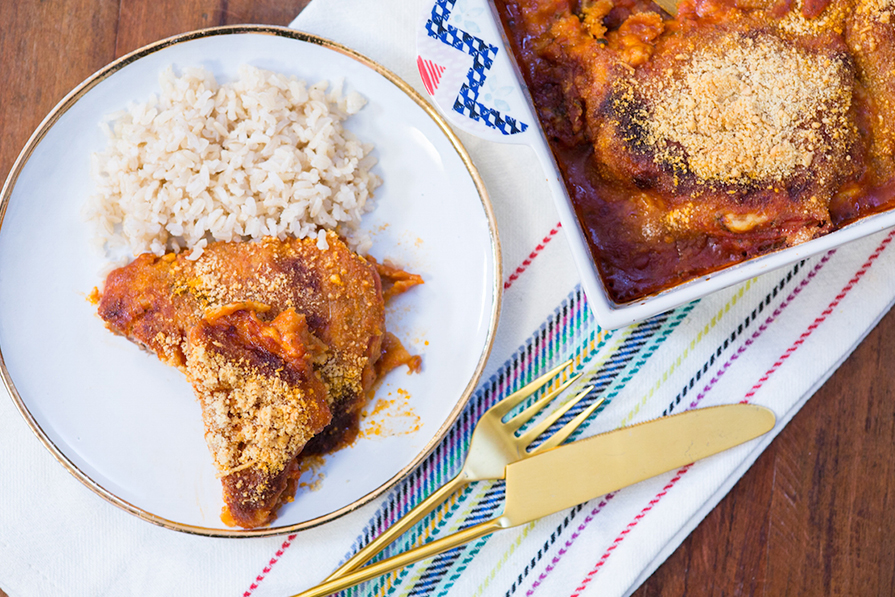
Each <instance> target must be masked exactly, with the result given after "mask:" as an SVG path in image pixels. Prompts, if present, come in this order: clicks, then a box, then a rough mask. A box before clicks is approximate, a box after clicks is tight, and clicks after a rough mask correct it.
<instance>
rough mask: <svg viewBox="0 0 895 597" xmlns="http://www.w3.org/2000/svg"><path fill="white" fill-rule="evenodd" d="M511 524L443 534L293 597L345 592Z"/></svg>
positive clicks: (497, 523) (492, 522) (498, 523)
mask: <svg viewBox="0 0 895 597" xmlns="http://www.w3.org/2000/svg"><path fill="white" fill-rule="evenodd" d="M511 526H513V525H512V524H511V523H510V521H509V520H508V519H506V518H505V517H500V518H495V519H493V520H488V521H485V522H483V523H480V524H477V525H475V526H472V527H469V528H468V529H464V530H462V531H458V532H456V533H454V534H453V535H448V536H447V537H442V538H441V539H436V540H435V541H431V542H429V543H426V544H424V545H420V546H419V547H417V548H414V549H411V550H408V551H405V552H404V553H400V554H398V555H396V556H394V557H391V558H389V559H387V560H382V561H381V562H376V563H375V564H370V565H369V566H367V567H366V568H361V569H360V570H355V571H354V572H349V573H348V574H346V575H345V576H343V577H341V578H337V579H335V580H327V581H324V582H323V583H322V584H319V585H317V586H316V587H313V588H311V589H309V590H307V591H305V592H304V593H299V594H298V595H293V596H292V597H323V596H324V595H330V594H332V593H337V592H338V591H342V590H344V589H347V588H348V587H353V586H354V585H356V584H360V583H362V582H365V581H368V580H371V579H373V578H376V577H377V576H381V575H383V574H385V573H386V572H391V571H392V570H397V569H398V568H403V567H404V566H409V565H410V564H413V563H415V562H418V561H420V560H425V559H426V558H431V557H432V556H434V555H438V554H440V553H441V552H443V551H447V550H449V549H453V548H455V547H459V546H461V545H464V544H466V543H469V542H470V541H475V540H476V539H479V538H480V537H484V536H485V535H490V534H491V533H493V532H495V531H499V530H500V529H505V528H508V527H511Z"/></svg>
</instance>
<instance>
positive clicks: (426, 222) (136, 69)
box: [0, 26, 501, 536]
mask: <svg viewBox="0 0 895 597" xmlns="http://www.w3.org/2000/svg"><path fill="white" fill-rule="evenodd" d="M242 64H250V65H253V66H257V67H260V68H265V69H269V70H273V71H277V72H281V73H285V74H289V75H296V76H298V77H299V78H301V79H304V80H306V81H308V82H312V81H319V80H322V79H325V80H329V81H336V80H338V79H342V80H344V85H345V90H346V91H348V90H355V91H358V92H359V93H361V94H362V95H363V96H364V97H366V98H367V100H368V103H367V105H366V106H365V107H364V108H363V110H361V111H360V113H358V114H357V115H355V116H353V117H351V118H350V119H349V120H348V121H347V123H346V126H347V127H348V128H349V129H351V130H352V131H353V132H354V133H355V134H356V135H357V136H358V137H360V138H361V139H363V140H365V141H367V142H372V143H374V144H375V146H376V150H375V154H376V156H377V158H378V160H379V163H378V166H377V167H376V172H377V173H378V174H379V175H380V176H381V177H382V179H383V181H384V183H383V185H382V186H381V187H380V188H379V189H377V191H376V200H377V208H376V211H374V212H373V213H371V214H369V215H368V216H366V218H365V220H364V227H365V228H366V229H367V230H368V231H369V232H370V233H371V235H372V238H373V248H372V249H371V251H370V253H371V254H372V255H373V256H374V257H376V258H377V259H384V258H387V259H390V260H392V261H394V262H395V263H397V264H400V265H401V266H403V267H404V268H406V269H408V270H409V271H413V272H416V273H419V274H421V275H422V276H423V278H424V280H425V284H424V285H423V286H420V287H417V288H414V289H413V290H412V291H410V292H408V293H407V294H406V295H403V296H400V297H398V298H397V300H395V301H394V302H393V304H392V305H391V306H390V308H389V309H388V312H387V323H388V327H389V330H390V331H392V332H394V333H395V334H396V335H397V336H398V337H399V338H400V339H401V340H402V341H403V342H404V344H405V345H406V346H407V347H408V348H409V349H410V350H411V351H412V352H415V353H417V354H421V355H422V358H423V368H422V372H421V373H419V374H416V375H408V374H407V373H406V369H404V368H401V369H398V370H396V371H393V372H392V373H391V374H389V375H388V376H387V377H386V379H385V382H384V383H383V384H382V385H381V386H380V387H379V388H378V390H377V392H376V396H375V397H374V398H373V399H372V400H371V403H370V410H371V413H372V414H370V416H369V418H368V419H367V420H366V421H365V422H364V423H362V425H361V429H362V434H361V437H360V438H359V439H358V440H357V441H356V442H354V443H353V444H352V445H351V446H349V447H346V448H344V449H342V450H339V451H337V452H335V453H333V454H331V455H329V456H327V457H326V458H325V464H324V465H323V466H322V468H321V469H319V470H316V471H313V472H312V473H311V474H310V475H309V479H308V481H311V483H310V484H311V485H312V487H302V488H300V489H299V491H298V494H297V495H296V498H295V501H294V502H292V503H290V504H287V505H286V506H284V507H283V508H281V510H280V513H279V517H278V519H277V520H276V521H275V522H274V524H273V525H272V526H271V527H268V528H264V529H257V530H254V531H243V530H239V529H231V528H228V527H226V526H224V525H223V524H222V523H221V520H220V512H221V506H222V500H221V487H220V482H219V481H218V480H217V479H216V478H215V470H214V467H213V465H212V460H211V456H210V454H209V452H208V449H207V448H206V446H205V442H204V438H203V432H204V429H203V425H202V421H201V413H200V408H199V405H198V403H197V401H196V400H195V398H194V396H193V393H192V388H191V387H190V385H189V383H188V382H187V381H186V379H185V377H184V375H183V374H182V373H181V372H179V371H177V370H175V369H173V368H171V367H168V366H166V365H164V364H162V363H161V362H160V361H159V360H158V359H157V358H156V357H155V356H154V355H151V354H149V353H147V352H144V351H141V350H140V349H139V348H138V347H137V346H136V345H134V344H132V343H130V342H129V341H127V340H126V339H124V338H122V337H119V336H115V335H113V334H112V333H110V332H109V331H108V330H107V329H106V328H105V325H104V324H103V322H102V321H101V320H100V319H99V317H97V315H96V307H95V306H94V305H92V304H91V303H90V302H89V301H88V298H87V297H88V294H89V293H90V291H91V290H92V289H93V287H94V286H96V285H98V284H99V283H100V282H101V280H100V278H99V273H98V272H99V271H101V269H102V267H103V265H104V263H103V257H102V256H100V255H97V254H95V251H94V250H93V249H92V248H90V244H89V239H90V237H91V228H90V226H88V225H87V224H86V223H85V222H84V221H83V220H82V218H81V216H80V210H81V206H82V205H83V204H84V202H85V200H86V199H87V197H88V195H89V194H91V193H92V192H93V188H94V185H93V182H92V181H91V179H90V175H89V157H90V155H91V153H93V152H96V151H99V150H101V149H103V148H104V146H105V143H106V140H105V137H104V134H103V133H102V131H101V129H100V126H99V123H100V121H101V120H102V119H103V118H104V117H105V116H106V115H108V114H110V113H113V112H115V111H118V110H121V109H123V108H125V107H126V105H127V104H128V103H129V102H142V101H146V100H147V99H149V97H150V96H151V95H152V94H155V93H159V91H160V89H159V84H158V77H159V74H160V73H161V72H162V71H163V70H164V69H165V68H166V67H168V66H171V65H173V66H174V68H175V72H177V71H178V69H180V68H183V67H187V66H203V67H205V68H207V69H209V70H211V71H212V72H213V73H214V74H215V76H216V77H217V78H218V81H219V82H225V81H228V80H232V79H233V78H235V77H236V75H237V70H238V68H239V66H240V65H242ZM0 200H2V203H0V373H2V376H3V380H4V383H5V384H6V386H7V388H8V389H9V391H10V394H11V395H12V397H13V400H14V401H15V402H16V406H17V407H18V409H19V410H20V412H21V413H22V415H23V416H24V418H25V420H26V421H27V422H28V424H29V425H30V426H31V427H32V429H33V430H34V432H35V433H36V434H37V436H38V438H39V439H40V440H41V441H42V442H43V443H44V445H45V446H46V447H47V448H48V449H49V450H50V451H51V452H52V453H53V455H54V456H55V457H56V458H57V459H58V460H59V461H60V462H61V463H62V464H63V465H64V466H65V467H66V468H67V469H68V470H69V471H70V472H71V473H72V474H74V475H75V476H76V477H77V478H78V479H80V480H81V481H82V482H84V484H85V485H87V486H88V487H89V488H91V489H92V490H94V491H95V492H96V493H98V494H99V495H101V496H102V497H104V498H105V499H107V500H109V501H110V502H112V503H114V504H116V505H118V506H119V507H122V508H124V509H126V510H127V511H129V512H132V513H134V514H136V515H138V516H140V517H141V518H144V519H146V520H149V521H151V522H154V523H156V524H160V525H162V526H165V527H168V528H173V529H177V530H181V531H187V532H194V533H200V534H208V535H222V536H245V535H259V534H274V533H284V532H293V531H295V530H298V529H303V528H307V527H310V526H314V525H317V524H320V523H323V522H326V521H329V520H332V519H333V518H335V517H337V516H339V515H341V514H344V513H346V512H348V511H350V510H353V509H355V508H357V507H359V506H360V505H362V504H364V503H366V502H368V501H369V500H371V499H373V498H374V497H376V496H377V495H379V494H381V493H383V492H384V491H385V490H387V489H388V488H389V487H391V486H392V485H394V484H395V483H396V482H397V481H398V480H399V479H400V478H401V477H402V476H403V475H405V474H407V473H408V472H409V471H410V470H411V469H412V468H413V467H414V466H416V465H417V464H419V463H420V462H421V461H422V459H423V458H425V456H426V455H427V454H428V453H429V452H430V451H431V450H432V449H433V448H434V447H435V445H436V444H437V443H438V441H439V440H440V439H441V437H442V436H443V435H444V433H445V432H446V431H447V429H448V427H449V426H450V424H451V423H452V422H453V421H454V419H455V418H456V417H457V415H458V414H459V413H460V411H461V410H462V408H463V406H464V404H465V403H466V401H467V399H468V398H469V396H470V394H471V393H472V391H473V390H474V388H475V385H476V383H477V381H478V378H479V376H480V375H481V372H482V369H483V367H484V365H485V360H486V358H487V355H488V352H489V350H490V347H491V342H492V339H493V335H494V331H495V328H496V325H497V317H498V312H499V304H500V292H501V272H500V247H499V242H498V238H497V231H496V228H495V223H494V217H493V214H492V212H491V206H490V203H489V201H488V197H487V194H486V192H485V189H484V186H483V184H482V181H481V179H480V177H479V176H478V174H477V172H476V170H475V168H474V167H473V165H472V163H471V161H470V159H469V156H468V155H467V153H466V152H465V150H464V149H463V147H462V146H461V144H460V143H459V141H458V140H457V138H456V137H455V136H454V135H453V133H452V132H451V131H450V129H449V128H448V127H447V125H446V124H445V122H444V121H443V119H442V118H441V117H440V116H439V115H438V114H437V112H436V111H435V110H434V109H432V108H431V107H430V106H429V104H427V103H426V102H425V101H424V100H423V99H422V98H420V97H419V95H418V94H416V93H415V92H414V91H413V90H412V89H411V88H410V87H409V86H408V85H407V84H405V83H404V82H402V81H401V80H400V79H398V78H397V77H396V76H395V75H393V74H391V73H390V72H388V71H386V70H385V69H383V68H382V67H380V66H378V65H376V64H375V63H373V62H372V61H370V60H368V59H366V58H364V57H363V56H360V55H358V54H356V53H355V52H353V51H351V50H348V49H346V48H344V47H341V46H339V45H337V44H334V43H331V42H329V41H326V40H322V39H319V38H316V37H313V36H310V35H306V34H303V33H299V32H296V31H293V30H290V29H284V28H277V27H262V26H240V27H224V28H216V29H210V30H203V31H198V32H194V33H190V34H186V35H181V36H178V37H176V38H171V39H168V40H164V41H161V42H158V43H156V44H153V45H151V46H147V47H146V48H143V49H141V50H138V51H137V52H134V53H133V54H130V55H128V56H125V57H124V58H122V59H120V60H118V61H116V62H115V63H113V64H111V65H109V66H108V67H106V68H104V69H103V70H101V71H100V72H98V73H96V74H95V75H93V76H92V77H90V78H89V79H88V80H87V81H85V82H84V83H82V84H81V85H80V86H79V87H78V88H76V89H75V90H74V91H72V92H71V93H70V94H69V95H68V96H67V97H66V98H65V99H64V100H63V101H62V102H60V104H59V105H58V106H57V107H56V108H55V109H54V111H53V112H52V113H51V114H50V115H49V116H48V117H47V118H46V119H45V120H44V122H43V123H42V124H41V126H40V127H39V128H38V130H37V131H36V132H35V133H34V135H33V136H32V138H31V139H30V140H29V142H28V144H27V145H26V147H25V149H24V150H23V151H22V154H21V155H20V156H19V159H18V161H17V162H16V164H15V165H14V166H13V169H12V171H11V173H10V175H9V178H8V179H7V181H6V184H5V186H4V187H3V191H2V195H0ZM377 405H378V408H376V407H377ZM374 409H375V410H376V412H372V411H373V410H374ZM365 426H366V427H367V433H364V432H363V430H364V428H365Z"/></svg>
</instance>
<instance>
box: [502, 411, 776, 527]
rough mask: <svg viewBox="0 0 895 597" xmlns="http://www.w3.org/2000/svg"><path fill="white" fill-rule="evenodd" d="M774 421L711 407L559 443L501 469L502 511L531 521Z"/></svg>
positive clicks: (735, 441) (730, 443) (767, 415)
mask: <svg viewBox="0 0 895 597" xmlns="http://www.w3.org/2000/svg"><path fill="white" fill-rule="evenodd" d="M774 422H775V417H774V413H773V412H771V411H770V410H768V409H766V408H764V407H761V406H755V405H751V404H731V405H727V406H712V407H708V408H701V409H697V410H691V411H688V412H685V413H681V414H677V415H671V416H669V417H664V418H661V419H656V420H653V421H647V422H645V423H641V424H639V425H633V426H631V427H623V428H621V429H617V430H615V431H610V432H609V433H603V434H600V435H596V436H594V437H591V438H589V439H585V440H581V441H577V442H573V443H571V444H566V445H564V446H561V447H560V448H555V449H553V450H549V451H547V452H545V453H544V454H541V455H540V456H539V457H537V458H529V459H526V460H521V461H519V462H516V463H513V464H512V465H510V466H508V467H507V470H506V495H507V498H506V499H507V505H506V509H505V511H504V513H505V514H506V512H511V513H512V514H513V520H514V522H515V521H516V520H518V522H516V524H524V523H526V522H530V521H532V520H536V519H538V518H541V517H543V516H547V515H548V514H553V513H554V512H559V511H561V510H565V509H566V508H571V507H572V506H577V505H578V504H581V503H584V502H586V501H588V500H590V499H593V498H595V497H598V496H601V495H605V494H607V493H611V492H613V491H616V490H618V489H621V488H623V487H627V486H628V485H633V484H635V483H638V482H640V481H643V480H645V479H649V478H650V477H655V476H656V475H659V474H661V473H665V472H668V471H671V470H674V469H677V468H680V467H682V466H684V465H687V464H690V463H691V462H695V461H696V460H699V459H701V458H705V457H707V456H711V455H713V454H717V453H718V452H721V451H723V450H727V449H728V448H732V447H734V446H737V445H739V444H741V443H743V442H746V441H749V440H751V439H754V438H756V437H758V436H759V435H762V434H764V433H766V432H767V431H769V430H771V429H772V428H773V427H774ZM589 469H590V470H589ZM588 472H589V473H590V474H588Z"/></svg>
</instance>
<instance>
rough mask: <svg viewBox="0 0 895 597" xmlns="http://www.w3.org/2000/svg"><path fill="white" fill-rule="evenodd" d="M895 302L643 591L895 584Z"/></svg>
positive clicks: (892, 588) (811, 591) (785, 591)
mask: <svg viewBox="0 0 895 597" xmlns="http://www.w3.org/2000/svg"><path fill="white" fill-rule="evenodd" d="M893 359H895V313H890V314H888V315H887V316H886V317H885V318H884V319H883V320H882V322H881V323H880V324H879V325H878V326H877V327H876V328H875V329H874V330H873V331H872V332H871V333H870V334H869V335H868V337H867V338H866V339H865V340H864V342H863V343H862V344H861V345H860V346H859V347H858V348H857V349H856V350H855V352H854V353H853V354H852V355H851V357H850V358H849V359H848V360H847V361H846V362H845V363H844V364H843V365H842V367H840V368H839V370H838V371H837V372H836V373H835V374H834V375H833V377H831V378H830V380H829V381H827V383H826V384H825V385H824V386H823V387H822V388H821V389H820V390H819V391H818V392H817V393H816V394H815V395H814V396H813V397H812V398H811V399H810V400H809V401H808V403H807V404H806V405H805V407H804V408H803V409H802V410H801V411H800V412H799V413H798V414H797V415H796V416H795V417H794V418H793V420H792V421H791V422H790V424H789V425H788V426H787V427H786V428H785V429H784V430H783V431H782V432H781V433H780V435H779V436H778V437H777V438H776V439H775V440H774V442H773V443H772V444H771V446H770V447H769V448H768V449H767V450H766V451H765V452H764V454H762V455H761V457H760V458H759V459H758V460H757V461H756V463H755V465H754V466H753V467H752V468H751V469H750V470H749V471H748V472H747V473H746V474H745V475H744V476H743V478H742V479H740V481H739V483H738V484H737V485H736V486H735V487H734V489H733V490H732V491H731V492H730V493H729V494H728V495H727V496H726V497H725V498H724V500H722V502H721V503H720V504H719V505H718V507H717V508H715V509H714V510H713V511H712V512H711V513H710V514H709V515H708V516H707V517H706V518H705V520H704V521H703V522H702V524H701V525H700V526H699V527H697V529H696V530H695V531H694V532H693V533H692V534H691V535H690V536H689V537H688V538H687V539H686V540H685V541H684V542H683V544H681V546H680V548H679V549H678V550H677V551H676V552H675V553H674V554H672V556H671V557H670V558H669V559H668V560H667V561H666V562H665V564H663V565H662V566H661V567H660V568H659V569H658V570H657V571H656V572H655V574H653V575H652V577H650V578H649V579H648V580H647V581H646V583H644V584H643V586H642V587H640V589H639V590H638V591H637V592H636V593H635V594H634V595H635V597H658V596H672V595H726V596H735V595H759V596H769V597H770V596H773V597H776V596H778V595H810V596H812V597H814V596H824V595H842V596H851V595H862V596H872V595H879V596H891V595H895V374H893V367H892V362H893Z"/></svg>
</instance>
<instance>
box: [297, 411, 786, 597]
mask: <svg viewBox="0 0 895 597" xmlns="http://www.w3.org/2000/svg"><path fill="white" fill-rule="evenodd" d="M774 422H775V417H774V413H773V412H771V411H770V410H768V409H766V408H764V407H761V406H754V405H750V404H732V405H727V406H713V407H709V408H701V409H697V410H691V411H687V412H684V413H680V414H677V415H671V416H669V417H664V418H661V419H656V420H653V421H647V422H645V423H640V424H639V425H633V426H631V427H623V428H621V429H617V430H615V431H610V432H608V433H603V434H600V435H596V436H594V437H591V438H588V439H584V440H581V441H577V442H573V443H571V444H566V445H564V446H560V447H558V448H553V449H552V450H548V451H546V452H544V453H543V454H538V455H536V456H532V457H530V458H527V459H524V460H520V461H518V462H514V463H513V464H510V465H509V466H507V468H506V506H505V507H504V511H503V514H502V515H501V516H500V518H496V519H494V520H489V521H487V522H483V523H481V524H478V525H475V526H473V527H470V528H468V529H464V530H462V531H459V532H457V533H455V534H453V535H449V536H447V537H444V538H442V539H437V540H435V541H432V542H430V543H426V544H425V545H421V546H420V547H417V548H415V549H411V550H408V551H406V552H404V553H402V554H399V555H397V556H394V557H392V558H389V559H387V560H382V561H381V562H376V563H375V564H370V565H369V566H367V567H365V568H361V569H359V570H355V571H354V572H351V573H349V574H346V575H345V576H342V577H340V578H336V579H333V580H331V581H328V582H324V583H323V584H321V585H318V586H316V587H314V588H312V589H310V590H308V591H305V592H304V593H300V594H299V595H295V596H294V597H322V596H323V595H329V594H331V593H335V592H337V591H341V590H343V589H347V588H348V587H351V586H354V585H356V584H358V583H361V582H364V581H367V580H370V579H372V578H375V577H377V576H380V575H382V574H385V573H386V572H391V571H392V570H396V569H398V568H402V567H404V566H408V565H410V564H413V563H414V562H418V561H419V560H424V559H426V558H430V557H432V556H434V555H437V554H439V553H441V552H443V551H447V550H448V549H453V548H455V547H458V546H460V545H463V544H465V543H468V542H470V541H475V540H476V539H479V538H481V537H484V536H485V535H490V534H491V533H493V532H495V531H498V530H500V529H507V528H510V527H515V526H519V525H522V524H526V523H528V522H531V521H533V520H537V519H538V518H542V517H544V516H547V515H548V514H554V513H556V512H559V511H562V510H565V509H566V508H571V507H572V506H575V505H578V504H581V503H583V502H586V501H588V500H591V499H593V498H596V497H599V496H601V495H605V494H607V493H610V492H613V491H616V490H619V489H621V488H623V487H627V486H629V485H633V484H634V483H638V482H640V481H643V480H645V479H649V478H650V477H655V476H656V475H659V474H662V473H665V472H668V471H671V470H674V469H676V468H679V467H682V466H684V465H687V464H690V463H691V462H694V461H696V460H699V459H701V458H705V457H707V456H711V455H712V454H717V453H718V452H722V451H724V450H727V449H729V448H733V447H734V446H738V445H740V444H742V443H744V442H747V441H749V440H751V439H754V438H756V437H758V436H760V435H762V434H764V433H767V432H768V431H770V430H771V429H772V428H773V427H774Z"/></svg>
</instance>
